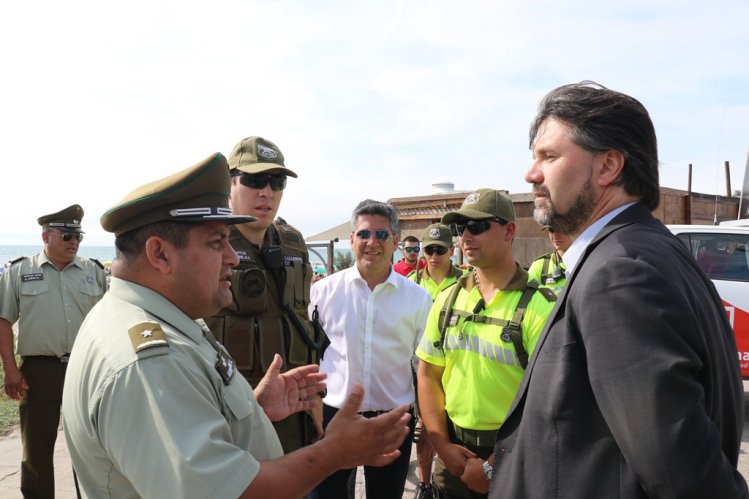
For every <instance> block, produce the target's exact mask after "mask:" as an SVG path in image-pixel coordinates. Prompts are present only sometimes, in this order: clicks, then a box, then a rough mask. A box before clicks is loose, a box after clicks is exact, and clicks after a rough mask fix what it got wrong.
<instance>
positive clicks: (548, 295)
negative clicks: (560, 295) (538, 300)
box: [538, 288, 557, 301]
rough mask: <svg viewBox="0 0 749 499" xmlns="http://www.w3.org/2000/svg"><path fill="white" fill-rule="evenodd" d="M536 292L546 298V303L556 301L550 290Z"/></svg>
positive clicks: (543, 289)
mask: <svg viewBox="0 0 749 499" xmlns="http://www.w3.org/2000/svg"><path fill="white" fill-rule="evenodd" d="M538 292H539V293H541V294H542V295H543V297H544V298H546V301H557V295H556V294H555V293H554V291H552V290H551V289H550V288H538Z"/></svg>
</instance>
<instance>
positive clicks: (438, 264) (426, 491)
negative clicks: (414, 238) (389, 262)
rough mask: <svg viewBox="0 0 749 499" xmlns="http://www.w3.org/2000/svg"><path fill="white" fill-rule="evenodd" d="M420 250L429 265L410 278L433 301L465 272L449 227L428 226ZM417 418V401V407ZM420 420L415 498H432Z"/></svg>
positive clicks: (430, 456) (428, 448) (429, 453)
mask: <svg viewBox="0 0 749 499" xmlns="http://www.w3.org/2000/svg"><path fill="white" fill-rule="evenodd" d="M421 247H422V250H423V251H424V255H425V259H426V266H425V267H424V268H422V269H421V270H413V271H411V273H410V274H408V278H409V279H411V280H412V281H414V282H415V283H417V284H420V285H421V287H423V288H424V289H426V290H427V292H428V293H429V295H430V296H431V297H432V301H434V299H435V298H437V295H439V294H440V292H441V291H442V290H443V289H445V288H447V287H448V286H451V285H452V284H454V283H455V282H456V281H457V280H458V277H460V276H462V275H463V273H464V272H463V271H462V270H460V269H459V268H458V267H456V266H455V265H453V263H452V260H451V259H450V258H451V257H452V256H453V249H454V248H453V235H452V233H451V232H450V227H448V226H447V225H444V224H441V223H434V224H431V225H428V226H427V227H426V228H425V229H424V230H423V231H422V232H421ZM416 408H417V414H416V415H417V416H418V401H417V404H416ZM423 426H424V425H423V422H422V421H421V418H419V419H418V420H417V421H416V429H415V431H414V442H415V443H416V474H417V476H418V479H419V484H418V485H417V488H416V496H415V499H432V497H433V495H432V485H431V480H432V479H431V474H432V461H433V460H434V448H433V447H432V445H431V443H430V442H429V437H427V434H426V432H424V431H422V430H423Z"/></svg>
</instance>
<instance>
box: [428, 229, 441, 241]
mask: <svg viewBox="0 0 749 499" xmlns="http://www.w3.org/2000/svg"><path fill="white" fill-rule="evenodd" d="M429 237H431V238H432V239H439V237H440V230H439V229H436V228H435V229H430V230H429Z"/></svg>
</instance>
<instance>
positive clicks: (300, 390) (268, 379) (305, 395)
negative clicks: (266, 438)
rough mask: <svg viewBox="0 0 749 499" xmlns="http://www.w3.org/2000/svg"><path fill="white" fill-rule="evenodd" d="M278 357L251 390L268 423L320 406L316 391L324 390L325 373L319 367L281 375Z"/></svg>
mask: <svg viewBox="0 0 749 499" xmlns="http://www.w3.org/2000/svg"><path fill="white" fill-rule="evenodd" d="M282 365H283V362H282V360H281V356H280V355H278V354H276V355H275V356H274V357H273V362H271V364H270V367H268V370H267V371H266V372H265V376H263V379H261V380H260V383H258V385H257V387H256V388H255V390H254V393H255V399H256V400H257V402H258V404H260V407H262V408H263V411H265V414H266V416H268V419H270V420H271V421H280V420H281V419H284V418H286V417H288V416H290V415H291V414H294V413H295V412H299V411H306V410H310V409H313V408H315V407H316V406H318V405H320V403H321V402H320V397H319V396H318V395H317V393H318V392H320V391H322V390H324V389H325V378H326V377H327V374H325V373H321V372H319V371H320V366H317V365H314V364H310V365H307V366H302V367H297V368H295V369H292V370H290V371H286V372H285V373H281V366H282Z"/></svg>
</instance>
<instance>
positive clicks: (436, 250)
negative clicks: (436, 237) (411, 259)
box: [424, 245, 447, 256]
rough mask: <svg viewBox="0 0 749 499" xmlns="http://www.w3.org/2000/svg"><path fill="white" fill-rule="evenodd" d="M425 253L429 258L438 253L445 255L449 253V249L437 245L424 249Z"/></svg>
mask: <svg viewBox="0 0 749 499" xmlns="http://www.w3.org/2000/svg"><path fill="white" fill-rule="evenodd" d="M424 253H426V254H427V255H429V256H432V255H433V254H435V253H437V254H438V255H444V254H445V253H447V248H445V247H444V246H437V245H434V246H427V247H426V248H424Z"/></svg>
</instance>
